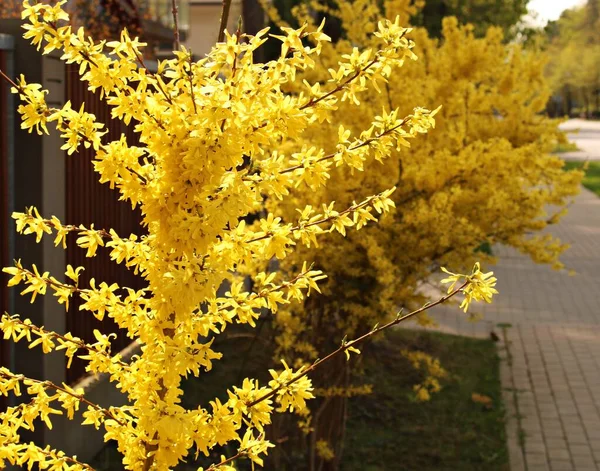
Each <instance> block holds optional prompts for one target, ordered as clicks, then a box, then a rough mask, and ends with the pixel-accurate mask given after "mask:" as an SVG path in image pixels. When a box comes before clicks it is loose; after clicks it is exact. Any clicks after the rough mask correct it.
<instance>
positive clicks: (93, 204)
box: [65, 65, 143, 383]
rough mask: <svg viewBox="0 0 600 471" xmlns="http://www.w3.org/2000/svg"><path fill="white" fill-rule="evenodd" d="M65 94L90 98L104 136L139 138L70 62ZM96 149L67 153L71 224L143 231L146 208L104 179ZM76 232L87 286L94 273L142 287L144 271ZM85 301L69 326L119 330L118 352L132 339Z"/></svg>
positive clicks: (73, 251) (77, 371)
mask: <svg viewBox="0 0 600 471" xmlns="http://www.w3.org/2000/svg"><path fill="white" fill-rule="evenodd" d="M66 67H67V68H66V97H65V98H66V99H67V100H71V104H72V106H73V108H74V109H79V107H80V106H81V104H82V103H85V109H86V111H87V112H89V113H93V114H94V115H96V118H97V120H98V121H99V122H102V123H105V124H106V126H107V129H108V133H107V134H106V135H105V136H104V139H105V140H106V141H110V140H114V139H117V138H119V137H120V136H121V134H125V136H126V138H127V142H128V143H129V144H131V145H134V144H136V143H137V142H138V141H137V138H136V135H135V134H134V132H133V130H132V127H131V126H130V127H126V126H124V125H123V123H121V122H120V121H118V120H113V119H111V116H110V107H109V106H108V105H107V104H106V103H105V102H103V101H102V100H100V98H99V96H98V93H96V94H94V93H91V92H90V91H88V90H87V84H86V83H83V82H81V81H80V80H79V75H78V70H77V66H74V65H67V66H66ZM93 159H94V152H93V150H91V149H81V150H80V151H79V153H76V154H73V155H71V156H69V157H67V158H66V160H65V165H66V169H65V170H66V214H67V221H68V222H69V223H70V224H83V225H85V226H86V227H89V226H90V225H91V224H94V227H95V228H97V229H98V228H101V229H106V230H108V229H111V228H112V229H114V230H115V231H116V232H117V233H118V234H119V235H122V236H129V234H131V233H134V234H137V235H140V234H141V232H140V231H141V227H140V221H141V214H140V212H139V211H132V209H131V205H130V204H128V203H126V202H121V201H118V196H119V194H118V192H117V191H115V190H111V189H110V188H109V187H108V185H106V184H104V185H103V184H100V183H99V181H98V178H99V177H98V174H97V173H95V172H94V167H93ZM74 237H75V236H73V238H72V239H71V240H70V242H71V243H70V244H68V245H67V247H68V248H67V263H68V264H71V265H72V266H74V267H76V266H83V267H85V271H84V272H83V273H82V275H81V277H80V284H81V286H87V285H88V283H89V280H90V279H91V278H94V279H95V280H96V282H97V284H98V283H100V282H102V281H105V282H107V283H109V284H110V283H118V284H119V286H127V287H130V288H134V289H139V288H141V287H142V286H143V283H142V280H141V278H140V277H138V276H135V275H134V274H133V272H131V271H130V270H127V269H126V268H125V267H124V266H123V265H117V264H116V263H114V262H112V261H111V260H110V258H109V250H107V249H102V248H100V249H99V251H98V255H97V256H96V257H94V258H86V257H85V250H82V249H80V248H79V247H77V246H76V245H75V244H74V242H75V240H74ZM80 305H81V302H80V301H79V300H77V299H73V302H72V304H71V305H70V306H69V312H68V313H67V331H68V332H71V333H72V334H73V335H76V336H78V337H80V338H82V339H84V340H86V341H92V342H95V339H94V336H93V331H94V329H98V330H100V331H101V332H103V333H106V334H108V333H116V334H117V339H116V340H114V341H113V352H116V351H118V350H120V349H122V348H124V347H125V346H127V344H128V343H129V342H131V340H130V339H128V338H127V337H126V336H125V335H124V333H123V331H120V329H119V328H118V326H117V325H116V324H115V323H114V322H113V321H112V319H109V318H104V320H103V321H98V320H97V319H95V318H94V317H93V316H92V314H91V313H90V312H87V311H79V306H80ZM84 366H85V363H84V362H83V361H80V360H77V361H73V364H72V365H71V368H70V369H69V370H67V380H68V381H69V382H70V383H72V382H74V381H76V380H77V379H79V378H80V377H81V376H82V375H84V374H85V370H84Z"/></svg>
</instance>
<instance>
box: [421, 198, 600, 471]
mask: <svg viewBox="0 0 600 471" xmlns="http://www.w3.org/2000/svg"><path fill="white" fill-rule="evenodd" d="M551 232H552V233H554V234H556V235H558V236H559V237H561V239H562V240H563V241H565V242H568V243H570V244H572V247H571V249H570V250H569V251H567V252H566V253H565V255H564V256H563V257H562V260H563V262H564V263H565V264H566V265H567V267H568V268H570V269H573V270H575V271H576V274H575V275H574V276H569V275H568V274H567V273H566V272H557V271H553V270H551V269H550V268H549V267H548V266H543V265H536V264H534V263H533V262H531V261H530V260H529V259H528V258H527V257H524V256H523V255H520V254H518V253H516V251H514V250H512V249H508V248H500V249H499V251H498V254H499V256H500V261H499V264H498V265H497V266H495V267H493V270H494V272H495V274H496V276H497V278H498V290H499V291H500V294H499V295H498V296H497V297H496V299H495V300H494V303H492V304H491V305H486V306H484V307H483V309H480V310H481V311H482V313H483V314H484V320H483V321H480V322H478V323H471V322H468V321H466V320H465V318H464V316H463V315H461V313H460V311H459V310H458V309H457V308H456V307H455V306H454V307H453V306H440V307H439V308H436V310H434V311H433V312H432V315H433V317H434V318H436V320H437V321H438V322H439V324H440V326H439V329H440V330H442V331H445V332H449V333H458V334H463V335H474V336H487V335H489V333H490V331H491V330H492V329H493V330H495V331H496V332H497V333H498V334H500V335H501V336H502V334H503V332H504V333H506V338H507V341H508V347H509V348H508V352H510V358H509V356H508V355H507V350H506V348H505V347H506V345H504V346H502V345H501V348H500V350H501V355H502V357H503V362H502V365H503V366H502V372H501V373H502V382H503V388H504V398H505V405H506V407H507V417H508V424H507V433H508V436H509V453H510V459H511V469H512V471H522V470H527V471H542V470H544V471H562V470H576V471H588V470H596V471H600V198H598V197H596V196H595V195H594V194H593V193H591V192H589V191H588V190H585V189H584V190H582V193H581V195H579V196H578V197H577V199H576V201H575V204H574V205H573V206H572V207H571V208H570V211H569V213H568V215H567V216H565V217H564V218H563V220H562V221H561V223H560V225H559V226H557V227H554V228H552V231H551ZM499 323H508V324H510V325H511V327H506V328H505V329H502V328H499V327H498V324H499ZM521 435H523V436H524V437H525V438H524V444H523V446H521V445H520V444H519V437H520V436H521Z"/></svg>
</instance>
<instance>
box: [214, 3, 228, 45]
mask: <svg viewBox="0 0 600 471" xmlns="http://www.w3.org/2000/svg"><path fill="white" fill-rule="evenodd" d="M230 8H231V0H223V9H222V10H221V24H220V25H219V36H218V37H217V42H218V43H222V42H223V41H225V30H226V29H227V20H228V19H229V9H230Z"/></svg>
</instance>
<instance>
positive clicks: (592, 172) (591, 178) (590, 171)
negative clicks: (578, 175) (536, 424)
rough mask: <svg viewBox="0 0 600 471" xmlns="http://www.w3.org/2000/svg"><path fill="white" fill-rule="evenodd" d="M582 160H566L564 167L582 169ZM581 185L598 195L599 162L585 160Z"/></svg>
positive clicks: (599, 193)
mask: <svg viewBox="0 0 600 471" xmlns="http://www.w3.org/2000/svg"><path fill="white" fill-rule="evenodd" d="M584 165H585V163H584V162H578V161H572V160H570V161H566V162H565V169H566V170H572V169H584ZM581 183H583V186H585V187H586V188H587V189H588V190H591V191H593V192H594V193H596V194H597V195H598V196H600V162H587V170H585V176H584V177H583V181H582V182H581Z"/></svg>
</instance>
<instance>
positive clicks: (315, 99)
mask: <svg viewBox="0 0 600 471" xmlns="http://www.w3.org/2000/svg"><path fill="white" fill-rule="evenodd" d="M378 60H379V57H378V56H375V59H373V60H372V61H371V62H369V63H368V64H367V65H366V66H365V67H364V68H363V69H358V70H357V71H356V72H355V73H354V75H352V76H351V77H350V78H348V80H346V81H345V82H343V83H341V84H339V85H338V86H337V87H335V88H334V89H333V90H330V91H329V92H327V93H325V95H321V96H320V97H319V98H313V99H311V100H310V101H308V102H307V103H305V104H304V105H302V106H301V107H300V110H304V109H306V108H308V107H310V106H314V105H316V104H317V103H319V102H320V101H323V100H324V99H325V98H328V97H330V96H331V95H333V94H335V93H337V92H339V91H341V90H343V89H344V88H345V87H346V85H348V84H349V83H350V82H352V81H353V80H355V79H356V78H357V77H358V76H359V75H360V74H361V73H363V72H365V71H366V70H368V69H369V68H370V67H371V66H372V65H373V64H375V63H376V62H377V61H378Z"/></svg>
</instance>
